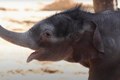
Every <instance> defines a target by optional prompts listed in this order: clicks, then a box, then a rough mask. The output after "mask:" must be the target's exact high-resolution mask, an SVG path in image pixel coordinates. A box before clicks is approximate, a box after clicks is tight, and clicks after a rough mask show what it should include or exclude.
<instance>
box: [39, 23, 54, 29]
mask: <svg viewBox="0 0 120 80" xmlns="http://www.w3.org/2000/svg"><path fill="white" fill-rule="evenodd" d="M40 30H42V31H44V30H51V31H54V26H53V25H52V24H47V23H46V24H42V25H41V27H40Z"/></svg>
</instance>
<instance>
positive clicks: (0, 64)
mask: <svg viewBox="0 0 120 80" xmlns="http://www.w3.org/2000/svg"><path fill="white" fill-rule="evenodd" d="M21 5H23V6H21ZM31 5H32V6H33V7H31ZM42 5H43V4H41V6H40V5H39V4H38V3H29V4H28V3H26V4H25V3H22V2H19V3H17V2H0V25H2V26H4V27H5V28H6V29H8V30H12V31H15V32H24V31H26V30H28V29H29V28H30V27H32V26H33V24H35V23H36V22H38V21H40V20H42V19H44V18H46V17H48V16H50V15H52V14H55V13H56V12H59V11H40V10H39V9H40V8H41V7H43V6H42ZM36 7H37V8H36ZM31 52H33V50H31V49H28V48H24V47H20V46H17V45H13V44H11V43H9V42H7V41H5V40H3V39H1V38H0V80H87V77H88V69H87V68H85V67H83V66H82V65H80V64H77V63H68V62H65V61H59V62H39V61H32V62H30V63H26V59H27V57H28V56H29V55H30V53H31Z"/></svg>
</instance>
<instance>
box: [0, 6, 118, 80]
mask: <svg viewBox="0 0 120 80" xmlns="http://www.w3.org/2000/svg"><path fill="white" fill-rule="evenodd" d="M0 37H2V38H3V39H5V40H7V41H9V42H11V43H13V44H17V45H20V46H24V47H28V48H31V49H34V50H35V52H33V53H32V54H31V55H30V56H29V57H28V59H27V62H30V61H32V60H33V59H35V60H39V61H58V60H66V61H69V62H78V63H80V64H82V65H84V66H85V67H88V68H89V80H120V11H105V12H101V13H90V12H86V11H84V10H82V9H80V8H79V7H76V8H73V9H69V10H66V11H63V12H60V13H58V14H55V15H53V16H50V17H48V18H46V19H44V20H42V21H40V22H38V23H37V24H35V25H34V26H33V27H32V28H31V29H29V30H28V31H26V32H24V33H16V32H12V31H8V30H6V29H4V28H3V27H2V26H0Z"/></svg>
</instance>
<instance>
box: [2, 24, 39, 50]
mask: <svg viewBox="0 0 120 80" xmlns="http://www.w3.org/2000/svg"><path fill="white" fill-rule="evenodd" d="M0 37H2V38H3V39H5V40H7V41H9V42H11V43H13V44H16V45H20V46H23V47H28V48H31V49H38V46H37V44H36V43H35V41H34V40H33V38H32V37H31V35H30V32H29V31H28V32H25V33H17V32H12V31H8V30H6V29H5V28H3V27H2V26H0Z"/></svg>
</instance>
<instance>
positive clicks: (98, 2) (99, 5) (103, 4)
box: [93, 0, 118, 12]
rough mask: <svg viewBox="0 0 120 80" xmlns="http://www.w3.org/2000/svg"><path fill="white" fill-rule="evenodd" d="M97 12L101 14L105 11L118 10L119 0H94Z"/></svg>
mask: <svg viewBox="0 0 120 80" xmlns="http://www.w3.org/2000/svg"><path fill="white" fill-rule="evenodd" d="M93 5H94V10H95V12H101V11H105V10H117V9H118V7H117V6H118V2H117V0H93Z"/></svg>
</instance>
